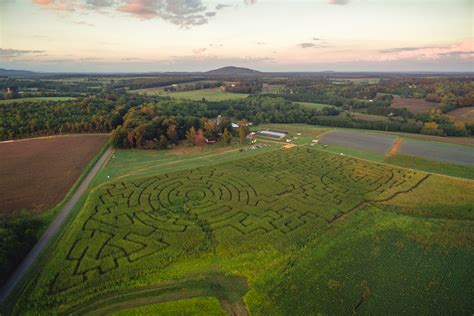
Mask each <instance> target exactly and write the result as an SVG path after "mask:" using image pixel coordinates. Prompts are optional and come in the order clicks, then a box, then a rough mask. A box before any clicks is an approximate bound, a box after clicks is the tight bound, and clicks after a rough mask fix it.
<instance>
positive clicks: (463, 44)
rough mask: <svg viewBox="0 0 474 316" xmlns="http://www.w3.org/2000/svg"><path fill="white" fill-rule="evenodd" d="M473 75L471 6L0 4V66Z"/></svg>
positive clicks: (251, 0)
mask: <svg viewBox="0 0 474 316" xmlns="http://www.w3.org/2000/svg"><path fill="white" fill-rule="evenodd" d="M229 65H232V66H241V67H248V68H253V69H257V70H261V71H276V72H280V71H282V72H284V71H327V70H333V71H474V0H385V1H383V0H286V1H284V0H209V1H208V0H0V68H7V69H26V70H33V71H44V72H155V71H156V72H160V71H205V70H210V69H214V68H218V67H223V66H229Z"/></svg>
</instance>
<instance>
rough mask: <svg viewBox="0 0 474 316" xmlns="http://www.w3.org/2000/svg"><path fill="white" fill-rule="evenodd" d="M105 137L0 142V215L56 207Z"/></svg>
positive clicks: (71, 137)
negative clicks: (22, 210)
mask: <svg viewBox="0 0 474 316" xmlns="http://www.w3.org/2000/svg"><path fill="white" fill-rule="evenodd" d="M106 142H107V135H70V136H57V137H47V138H35V139H28V140H21V141H15V142H4V143H0V214H7V213H11V212H12V211H15V210H20V209H28V210H35V211H46V210H48V209H50V208H52V207H54V206H55V205H56V204H58V203H59V202H60V201H61V200H62V199H63V198H64V197H65V196H66V194H67V192H68V191H69V190H70V188H71V187H72V185H73V184H74V183H75V182H76V181H77V179H78V178H79V176H80V175H81V173H82V171H83V169H84V167H85V166H86V165H87V164H88V163H89V162H90V161H91V160H92V158H94V156H95V155H96V154H97V153H98V152H99V150H100V149H101V148H102V146H104V144H105V143H106Z"/></svg>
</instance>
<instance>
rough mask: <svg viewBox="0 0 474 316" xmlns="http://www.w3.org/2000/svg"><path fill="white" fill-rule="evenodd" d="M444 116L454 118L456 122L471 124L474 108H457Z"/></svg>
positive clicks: (473, 119) (473, 117)
mask: <svg viewBox="0 0 474 316" xmlns="http://www.w3.org/2000/svg"><path fill="white" fill-rule="evenodd" d="M446 115H449V116H452V117H454V118H455V119H456V120H458V121H465V122H473V121H474V107H473V106H471V107H464V108H459V109H456V110H454V111H451V112H448V113H446Z"/></svg>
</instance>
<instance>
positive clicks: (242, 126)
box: [239, 120, 249, 144]
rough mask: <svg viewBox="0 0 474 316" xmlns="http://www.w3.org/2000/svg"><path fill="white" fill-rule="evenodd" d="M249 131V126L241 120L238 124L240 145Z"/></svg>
mask: <svg viewBox="0 0 474 316" xmlns="http://www.w3.org/2000/svg"><path fill="white" fill-rule="evenodd" d="M248 131H249V124H248V122H247V121H246V120H241V121H240V122H239V140H240V143H241V144H243V142H244V140H245V137H246V136H247V134H248Z"/></svg>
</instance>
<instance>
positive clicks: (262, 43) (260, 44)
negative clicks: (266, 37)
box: [256, 42, 267, 46]
mask: <svg viewBox="0 0 474 316" xmlns="http://www.w3.org/2000/svg"><path fill="white" fill-rule="evenodd" d="M256 44H257V45H259V46H263V45H267V43H265V42H257V43H256Z"/></svg>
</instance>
